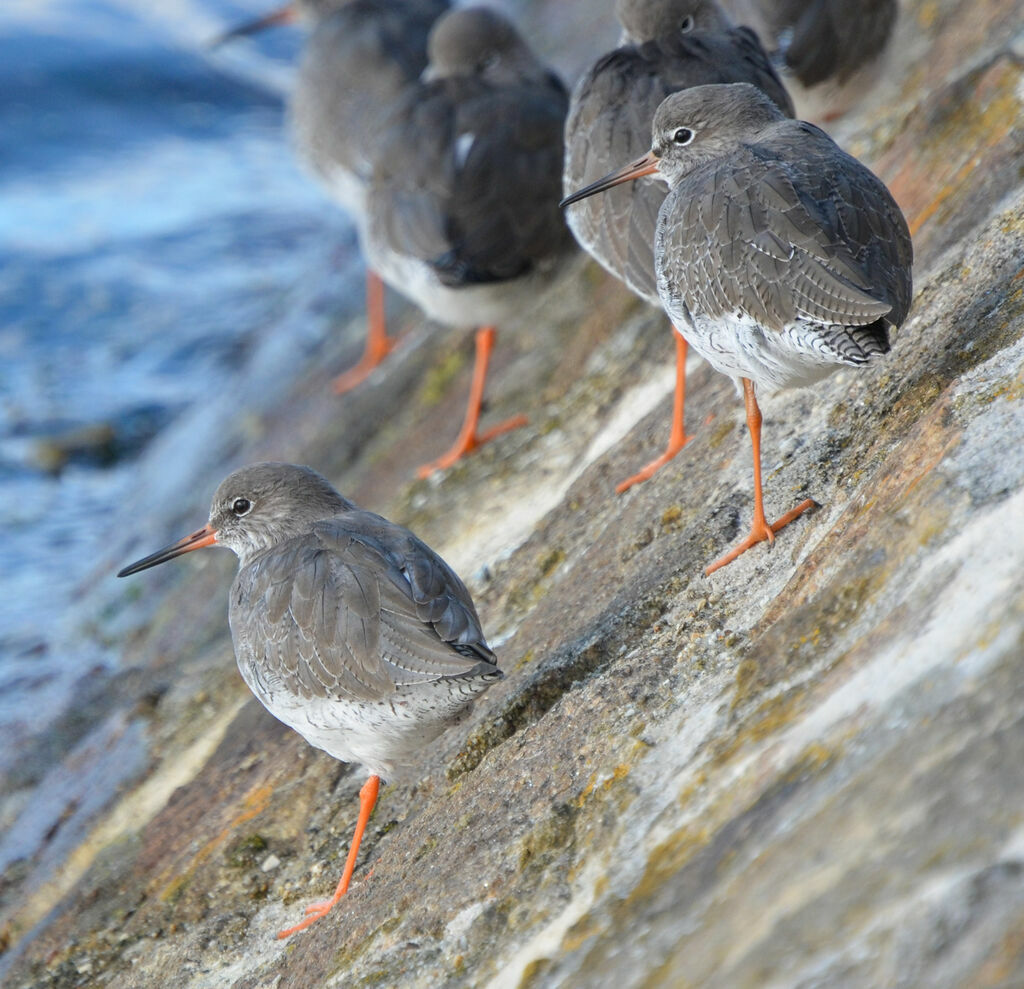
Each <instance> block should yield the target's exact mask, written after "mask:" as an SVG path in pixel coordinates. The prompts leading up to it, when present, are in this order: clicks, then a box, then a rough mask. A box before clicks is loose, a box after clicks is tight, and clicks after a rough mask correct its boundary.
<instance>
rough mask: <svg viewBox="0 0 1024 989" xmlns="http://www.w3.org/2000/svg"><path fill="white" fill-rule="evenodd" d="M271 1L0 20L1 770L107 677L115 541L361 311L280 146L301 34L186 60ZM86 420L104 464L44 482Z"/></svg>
mask: <svg viewBox="0 0 1024 989" xmlns="http://www.w3.org/2000/svg"><path fill="white" fill-rule="evenodd" d="M267 6H268V5H267V4H266V3H264V2H262V0H251V2H228V0H203V2H199V0H196V2H192V0H166V2H163V3H152V2H149V0H121V2H117V0H106V2H104V0H60V2H58V0H4V3H3V5H2V9H0V579H2V593H0V773H2V771H3V770H4V768H5V767H6V766H8V765H9V763H10V762H11V760H13V759H15V758H16V757H17V748H18V743H19V742H20V741H22V740H24V739H25V738H26V737H28V736H29V735H31V734H33V733H35V732H38V731H40V730H43V729H44V728H45V725H46V724H47V722H48V721H49V720H51V719H52V718H53V717H54V716H55V715H56V714H57V713H59V711H60V710H61V709H62V708H63V707H64V705H65V704H66V703H67V701H68V698H69V691H70V690H71V689H72V687H73V685H74V684H75V683H76V681H78V680H79V678H80V677H81V676H82V675H83V674H84V673H85V672H86V671H89V670H91V669H94V668H96V667H105V668H111V667H114V666H116V665H117V664H118V663H119V662H121V658H120V657H119V656H117V655H116V654H113V653H112V652H111V651H110V648H109V647H107V646H105V645H103V644H102V641H100V637H92V636H90V635H88V634H85V633H84V632H83V629H85V628H87V627H88V626H89V625H90V622H91V621H93V620H94V619H95V617H96V614H97V612H98V611H99V610H101V609H102V607H103V600H104V597H105V595H107V596H111V597H112V596H113V595H115V594H117V593H119V592H120V591H122V590H123V588H122V587H120V586H118V585H117V584H116V582H114V581H113V580H112V569H116V564H120V563H124V562H126V561H125V560H124V559H120V560H118V559H112V558H111V552H112V547H113V548H114V549H118V548H120V549H121V551H122V552H123V551H125V549H124V548H125V547H126V546H127V545H128V544H129V542H132V541H133V540H137V545H138V548H139V549H140V550H145V549H147V548H153V545H156V544H159V542H160V541H161V540H163V539H165V538H166V537H167V535H168V532H167V531H166V526H167V519H168V518H173V517H175V516H174V513H175V512H180V513H182V514H183V516H185V515H188V513H189V512H193V513H194V511H195V510H196V508H197V506H199V505H201V504H202V502H203V501H205V499H207V498H208V496H209V490H207V487H208V485H209V477H210V475H211V465H213V464H216V463H217V462H218V458H221V457H222V456H223V451H224V450H225V449H226V448H227V447H228V446H229V444H230V442H231V440H232V438H233V437H236V436H237V435H238V431H239V430H240V429H241V428H242V426H241V425H240V423H241V422H242V421H243V420H244V417H245V415H247V414H249V415H251V414H253V413H255V412H258V411H259V409H260V403H261V402H262V403H267V402H270V401H272V400H273V398H274V395H275V394H279V393H280V390H281V389H284V388H286V387H287V386H288V385H289V384H290V381H291V379H290V378H289V375H292V376H294V374H296V373H298V370H299V369H300V368H301V367H302V364H303V361H304V360H305V359H307V356H308V354H309V353H310V352H311V351H312V350H313V349H314V348H315V347H316V346H317V345H318V344H319V343H321V342H322V340H323V338H324V334H325V333H327V332H329V331H330V325H329V324H330V322H331V321H330V320H329V319H327V318H326V317H323V316H322V314H323V313H329V314H331V315H332V316H333V317H336V316H337V315H338V314H339V313H344V311H345V310H346V307H348V309H349V310H352V309H354V308H357V307H358V305H359V303H360V301H361V300H360V293H359V291H358V288H357V286H358V277H359V267H358V259H357V258H356V255H355V248H354V241H353V236H352V232H351V229H350V228H349V226H348V224H347V221H346V219H345V218H344V216H343V214H342V213H341V212H340V211H338V210H336V209H334V208H333V207H332V206H331V205H330V204H328V203H327V201H326V200H325V199H324V198H323V196H322V194H321V193H320V192H319V190H318V189H317V188H316V187H315V186H314V185H313V184H312V183H311V181H310V180H309V179H308V178H307V177H306V176H305V175H304V174H303V173H302V172H301V170H300V168H299V166H298V165H297V164H296V162H295V160H294V157H293V155H292V151H291V148H290V147H289V145H288V142H287V140H286V137H285V135H284V101H283V94H284V92H285V91H286V90H287V86H288V82H289V78H290V72H291V66H292V64H293V62H294V57H295V53H296V51H297V49H298V47H299V45H300V43H301V36H300V33H299V32H298V31H296V30H281V31H278V32H276V33H275V34H274V36H273V37H270V36H269V35H268V36H267V37H266V38H265V39H261V40H260V42H259V43H242V44H240V45H237V46H234V47H233V48H232V49H231V50H230V51H224V52H219V53H210V52H209V51H208V50H206V47H205V42H206V41H207V39H209V38H210V37H211V36H212V35H214V34H215V33H216V32H217V31H218V30H219V29H221V28H223V27H225V26H229V25H232V24H234V23H236V22H237V21H238V20H239V19H244V18H245V17H246V16H248V15H251V14H253V13H260V12H263V11H265V10H266V8H267ZM339 264H340V267H339ZM315 313H320V314H321V317H320V318H314V316H313V315H311V314H315ZM96 426H101V427H104V428H106V429H108V430H109V431H110V435H111V437H112V439H111V443H112V449H113V451H114V452H113V453H112V454H111V456H110V457H109V458H106V459H105V458H103V457H96V456H95V455H93V454H90V453H89V452H88V451H86V452H84V453H82V454H75V455H72V456H71V457H70V458H69V459H68V461H67V463H66V466H65V467H64V469H63V470H61V471H59V472H58V473H54V472H53V470H52V469H48V468H47V465H46V462H45V456H44V455H45V453H46V451H47V450H48V449H49V448H50V445H51V441H52V439H53V438H54V437H57V438H59V437H61V436H66V435H67V434H69V433H74V432H75V431H76V430H80V429H82V428H87V427H96ZM51 468H52V465H51ZM212 476H214V477H215V476H216V470H213V475H212ZM199 478H201V479H202V480H201V482H199V483H197V479H199ZM197 488H201V497H200V496H199V495H197ZM134 548H135V544H134V543H133V545H132V546H131V549H133V550H134Z"/></svg>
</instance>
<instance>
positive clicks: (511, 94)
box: [367, 7, 575, 477]
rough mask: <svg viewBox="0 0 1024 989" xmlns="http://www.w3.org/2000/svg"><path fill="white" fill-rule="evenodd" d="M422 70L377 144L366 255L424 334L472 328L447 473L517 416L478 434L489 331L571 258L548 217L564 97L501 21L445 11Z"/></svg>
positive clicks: (554, 213) (555, 220)
mask: <svg viewBox="0 0 1024 989" xmlns="http://www.w3.org/2000/svg"><path fill="white" fill-rule="evenodd" d="M428 54H429V58H430V64H429V66H428V68H427V71H426V72H425V73H424V77H423V81H422V82H421V83H420V84H419V85H417V86H415V87H413V88H412V89H410V90H408V91H407V92H406V95H405V96H404V97H403V98H402V99H400V100H399V102H398V105H397V107H396V108H395V110H394V112H393V113H392V114H391V115H390V116H389V118H388V121H387V125H386V128H385V131H384V133H383V134H382V135H381V141H380V145H379V152H378V155H377V158H376V161H375V164H374V169H373V174H372V178H371V182H370V193H369V199H368V215H369V219H368V235H367V248H368V253H369V257H370V261H371V263H372V265H373V266H374V268H375V269H376V270H377V271H379V272H380V273H381V274H382V275H383V277H384V280H385V281H386V282H387V283H388V284H389V285H391V286H393V287H394V288H396V289H397V290H398V291H400V292H402V293H404V294H405V295H407V296H408V297H409V298H411V299H412V300H413V301H415V302H416V303H417V304H418V305H419V306H420V308H422V309H423V310H424V312H426V314H427V315H428V316H429V317H430V318H431V319H434V320H437V321H439V322H442V323H447V324H449V325H454V326H476V327H478V329H477V334H476V366H475V370H474V374H473V385H472V391H471V394H470V400H469V406H468V408H467V410H466V417H465V421H464V423H463V426H462V430H461V432H460V434H459V437H458V439H457V440H456V442H455V445H454V446H453V447H452V448H451V449H450V450H449V451H448V452H447V453H446V454H445V455H444V456H442V457H440V458H439V459H438V460H435V461H434V462H432V463H429V464H426V465H424V466H423V467H421V468H420V476H421V477H422V476H427V475H429V474H430V473H432V472H433V471H435V470H438V469H441V468H445V467H449V466H451V465H452V464H454V463H455V462H456V461H457V460H459V459H460V458H461V457H462V456H463V455H464V454H466V453H468V452H470V451H471V450H473V449H475V448H476V447H478V446H480V445H481V444H482V443H484V442H486V441H487V440H488V439H490V438H492V437H494V436H497V435H498V434H500V433H504V432H506V431H508V430H509V429H514V428H516V427H517V426H521V425H523V424H524V423H525V421H526V420H525V418H524V417H522V416H516V417H515V418H513V419H510V420H508V421H506V422H503V423H501V424H500V425H498V426H494V427H492V428H491V429H489V430H487V431H486V432H483V433H481V432H479V430H478V423H479V418H480V406H481V402H482V399H483V392H484V384H485V381H486V375H487V365H488V362H489V359H490V353H491V349H492V348H493V345H494V339H495V333H496V331H495V325H496V324H500V323H503V322H505V321H507V320H508V319H509V318H511V317H512V316H514V315H520V314H522V312H523V310H524V309H525V308H528V307H529V306H530V304H531V303H533V301H534V300H535V299H536V298H537V296H538V295H539V294H540V293H541V292H543V291H544V290H545V289H546V288H547V287H549V286H550V284H551V283H552V282H553V281H554V280H555V278H556V277H557V276H558V275H559V274H560V273H561V271H562V270H563V267H564V266H563V263H562V262H564V261H565V260H566V259H567V258H569V257H570V256H571V254H572V253H573V251H574V247H575V245H574V243H573V239H572V236H571V234H570V233H569V230H568V228H567V227H566V224H565V218H564V216H563V215H562V213H561V211H560V210H559V209H558V198H559V196H560V195H561V176H562V154H563V149H562V128H563V126H564V123H565V114H566V110H567V109H568V95H567V94H566V91H565V88H564V87H563V86H562V83H561V82H560V81H559V80H558V78H557V77H556V76H555V75H554V74H553V73H552V72H551V71H550V70H549V69H548V68H547V67H546V66H545V65H544V64H543V63H542V62H541V61H540V60H539V59H538V58H537V57H536V56H535V55H534V54H533V52H532V51H531V50H530V48H529V47H528V46H527V45H526V43H525V42H524V41H523V39H522V38H521V37H520V36H519V33H518V32H517V31H516V29H515V27H514V26H513V25H512V24H511V23H510V22H509V21H508V20H507V19H506V18H504V17H503V16H502V15H500V14H498V13H497V12H495V11H493V10H488V9H486V8H482V7H468V8H462V9H457V10H453V11H451V12H450V13H448V14H446V15H445V16H444V17H442V18H441V19H440V20H439V21H438V22H437V23H436V24H435V25H434V29H433V30H432V31H431V34H430V39H429V42H428Z"/></svg>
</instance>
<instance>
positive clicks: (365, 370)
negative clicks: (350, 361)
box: [331, 337, 395, 395]
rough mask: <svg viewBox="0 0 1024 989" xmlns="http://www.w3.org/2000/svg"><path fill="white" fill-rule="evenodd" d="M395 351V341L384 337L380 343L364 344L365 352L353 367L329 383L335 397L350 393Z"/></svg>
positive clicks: (368, 342)
mask: <svg viewBox="0 0 1024 989" xmlns="http://www.w3.org/2000/svg"><path fill="white" fill-rule="evenodd" d="M394 349H395V341H394V340H392V339H391V337H386V338H385V339H383V340H380V341H370V340H367V342H366V350H365V351H364V352H363V356H362V357H361V358H360V360H359V363H358V364H356V365H355V367H351V368H349V369H348V370H347V371H345V372H344V373H343V374H339V375H338V376H337V377H336V378H335V379H334V381H332V382H331V388H332V389H333V390H334V394H335V395H344V394H345V392H348V391H352V389H353V388H355V387H356V385H361V384H362V383H363V382H364V381H365V380H366V379H367V378H368V377H369V376H370V372H371V371H372V370H373V369H374V368H375V367H377V365H378V364H380V363H381V362H382V361H383V360H384V358H385V357H387V356H388V354H390V353H391V351H392V350H394Z"/></svg>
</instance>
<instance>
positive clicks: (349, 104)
mask: <svg viewBox="0 0 1024 989" xmlns="http://www.w3.org/2000/svg"><path fill="white" fill-rule="evenodd" d="M448 7H449V3H448V0H423V2H420V3H416V2H412V0H353V2H351V3H348V4H345V5H344V6H341V7H339V8H338V9H337V10H335V11H332V12H331V13H330V14H327V15H325V16H324V17H323V18H321V19H320V20H319V21H317V22H316V25H315V27H314V30H313V33H312V34H311V36H310V38H309V40H308V42H307V44H306V48H305V50H304V52H303V57H302V61H301V64H300V66H299V74H298V80H297V83H296V89H295V94H294V97H293V99H292V104H291V126H292V132H293V135H294V139H295V143H296V145H297V147H298V148H299V151H300V153H301V155H302V157H303V158H304V159H305V160H306V162H307V163H308V164H309V166H310V167H311V168H312V170H313V171H314V173H315V174H316V175H317V176H318V177H319V178H320V179H321V181H323V182H324V184H325V185H326V186H328V188H329V189H330V190H331V191H332V192H333V193H334V194H335V195H336V197H337V198H339V199H340V200H342V201H343V202H344V203H345V205H347V206H348V207H349V208H352V209H359V208H361V198H362V197H363V196H364V195H365V186H366V184H367V183H368V181H369V174H370V167H371V162H372V160H373V155H374V152H375V148H376V143H377V140H378V137H379V134H380V132H381V122H382V120H383V118H384V116H385V115H386V114H387V112H388V111H389V110H390V108H391V107H392V106H394V104H395V102H396V101H397V100H398V98H399V97H400V96H401V95H402V94H403V93H404V92H405V90H406V89H407V88H408V87H409V86H410V85H412V84H414V83H415V82H416V81H417V80H418V79H419V77H420V75H421V74H422V72H423V70H424V69H425V68H426V65H427V36H428V35H429V33H430V29H431V26H432V25H433V23H434V21H435V20H437V18H438V17H440V16H441V15H442V14H443V13H444V12H445V11H446V10H447V9H448Z"/></svg>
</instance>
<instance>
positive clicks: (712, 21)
mask: <svg viewBox="0 0 1024 989" xmlns="http://www.w3.org/2000/svg"><path fill="white" fill-rule="evenodd" d="M617 12H618V17H619V22H620V23H621V24H622V31H623V38H622V40H623V44H622V45H621V47H619V48H617V49H616V50H615V51H613V52H610V53H608V54H607V55H603V56H602V57H601V58H599V59H598V60H597V61H596V62H595V63H594V64H593V66H591V68H590V69H589V70H588V71H587V72H586V73H585V74H584V75H583V77H582V78H581V79H580V81H579V82H578V83H577V84H576V88H575V89H574V90H573V94H572V100H571V102H570V107H569V116H568V119H567V120H566V125H565V174H564V176H563V183H562V184H563V189H564V191H565V192H566V193H569V192H571V191H572V190H574V189H579V188H580V187H581V186H583V185H586V184H587V183H589V182H593V181H594V180H595V179H597V178H598V177H599V176H602V175H604V174H605V173H606V172H607V171H608V170H609V169H610V168H613V167H614V166H615V165H616V164H618V163H620V162H623V161H629V160H630V159H632V158H636V157H637V156H638V155H640V154H642V153H643V152H644V151H645V150H646V149H647V148H649V147H650V139H651V122H652V120H653V119H654V112H655V110H657V109H658V106H659V105H660V104H661V102H662V100H664V99H665V97H666V96H668V95H669V94H670V93H675V92H678V91H679V90H682V89H689V88H690V87H692V86H700V85H704V84H706V83H729V82H749V83H752V84H753V85H755V86H757V87H758V88H760V89H761V90H763V91H764V92H765V93H767V94H768V96H770V97H771V98H772V99H773V100H774V101H775V102H776V103H777V104H778V105H779V107H780V108H781V109H782V111H783V112H784V113H786V114H787V115H788V116H792V114H793V105H792V103H791V102H790V100H789V96H788V95H787V94H786V90H785V87H784V86H783V85H782V83H781V82H780V81H779V77H778V76H777V75H776V74H775V70H774V69H773V68H772V66H771V63H770V62H769V60H768V56H767V55H766V54H765V51H764V49H763V48H762V47H761V45H760V44H759V43H758V40H757V37H756V36H755V35H754V32H753V31H751V30H750V29H749V28H745V27H734V26H733V25H732V24H731V22H730V21H729V19H728V18H727V17H726V15H725V14H724V12H723V11H722V8H721V7H719V5H718V4H717V3H716V2H715V0H619V2H618V5H617ZM666 195H668V187H667V186H666V185H665V184H664V182H663V181H659V180H658V177H657V176H656V175H652V176H650V177H648V178H643V179H640V180H638V181H637V182H633V183H631V184H630V185H628V186H621V187H619V188H616V189H611V190H608V191H607V192H606V193H605V195H603V196H599V197H597V198H595V199H587V200H584V201H583V202H580V203H577V204H576V205H575V206H573V207H572V208H571V209H569V210H568V211H567V214H566V215H567V219H568V221H569V226H570V228H571V229H572V232H573V233H574V234H575V235H576V239H577V240H578V241H579V243H580V245H581V246H582V247H583V248H584V249H585V250H586V251H587V252H588V253H589V254H591V255H592V256H593V257H594V258H596V259H597V260H598V261H599V262H600V263H601V264H602V265H603V266H604V267H605V268H606V269H607V270H608V271H610V272H611V273H612V274H613V275H615V276H617V277H618V278H620V279H622V281H624V282H625V283H626V284H627V285H628V286H629V288H630V289H632V291H633V292H635V293H636V294H637V295H639V296H640V297H641V298H642V299H645V300H647V301H648V302H649V303H650V304H651V305H654V306H659V307H660V305H661V302H660V300H659V299H658V286H657V282H656V279H655V273H654V229H655V225H656V224H657V220H658V210H659V208H660V207H661V204H662V203H663V202H664V200H665V196H666ZM672 335H673V337H674V339H675V344H676V387H675V401H674V403H673V414H672V429H671V432H670V435H669V441H668V446H667V447H666V449H665V452H664V453H663V454H661V456H659V457H658V458H656V459H655V460H653V461H651V463H649V464H647V466H646V467H644V468H643V469H642V470H641V471H640V472H639V473H637V474H634V475H633V476H632V477H630V478H627V479H626V480H625V481H623V482H622V483H621V484H619V485H618V487H617V488H616V490H618V491H625V490H626V489H627V488H629V487H631V486H632V485H634V484H637V483H639V482H641V481H646V480H648V479H649V478H650V477H653V475H654V474H655V472H656V471H657V470H659V469H660V468H661V467H663V466H664V465H665V464H667V463H668V462H669V461H670V460H671V459H672V458H673V457H675V455H676V454H677V453H679V451H680V450H682V448H683V447H684V446H685V445H686V444H687V443H688V442H689V441H690V439H691V437H690V436H688V435H687V434H686V429H685V425H684V405H685V397H686V352H687V346H686V339H685V337H684V336H683V335H682V334H680V333H673V334H672Z"/></svg>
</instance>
